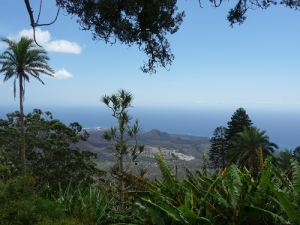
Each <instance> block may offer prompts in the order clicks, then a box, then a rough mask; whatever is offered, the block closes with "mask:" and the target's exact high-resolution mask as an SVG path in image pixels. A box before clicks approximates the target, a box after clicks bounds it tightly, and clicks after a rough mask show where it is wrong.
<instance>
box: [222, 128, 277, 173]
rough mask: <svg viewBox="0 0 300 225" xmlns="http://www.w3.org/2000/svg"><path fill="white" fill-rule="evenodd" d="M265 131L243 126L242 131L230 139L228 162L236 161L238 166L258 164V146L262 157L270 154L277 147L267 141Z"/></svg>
mask: <svg viewBox="0 0 300 225" xmlns="http://www.w3.org/2000/svg"><path fill="white" fill-rule="evenodd" d="M265 133H266V131H265V130H263V131H260V129H259V128H257V127H250V128H247V127H244V131H243V132H241V133H239V135H238V136H237V137H234V138H232V139H231V140H230V143H231V144H232V147H231V148H230V149H228V151H227V154H226V159H227V160H228V162H229V163H230V164H231V163H237V164H238V167H240V168H242V167H244V166H245V167H247V168H248V169H250V168H251V167H252V166H254V168H258V167H255V165H259V148H260V146H261V147H262V154H263V157H264V158H266V157H267V155H272V153H274V149H278V146H277V145H276V144H275V143H272V142H270V141H269V136H267V135H265Z"/></svg>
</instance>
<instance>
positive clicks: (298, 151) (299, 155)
mask: <svg viewBox="0 0 300 225" xmlns="http://www.w3.org/2000/svg"><path fill="white" fill-rule="evenodd" d="M293 158H294V159H295V160H297V161H298V162H300V146H298V147H296V148H295V149H294V151H293Z"/></svg>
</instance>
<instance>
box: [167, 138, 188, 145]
mask: <svg viewBox="0 0 300 225" xmlns="http://www.w3.org/2000/svg"><path fill="white" fill-rule="evenodd" d="M171 142H172V143H174V144H193V142H191V141H189V140H184V139H182V138H180V137H177V138H174V139H173V140H171Z"/></svg>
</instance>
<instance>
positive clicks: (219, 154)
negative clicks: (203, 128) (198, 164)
mask: <svg viewBox="0 0 300 225" xmlns="http://www.w3.org/2000/svg"><path fill="white" fill-rule="evenodd" d="M213 135H214V137H212V138H211V140H210V142H211V147H210V149H209V153H208V155H209V160H210V168H212V169H222V170H224V169H225V167H226V160H225V155H226V152H227V140H226V128H225V127H223V126H220V127H217V128H216V129H215V131H214V133H213Z"/></svg>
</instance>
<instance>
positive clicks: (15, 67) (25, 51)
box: [0, 37, 54, 176]
mask: <svg viewBox="0 0 300 225" xmlns="http://www.w3.org/2000/svg"><path fill="white" fill-rule="evenodd" d="M1 41H3V42H5V43H7V44H8V48H7V50H6V51H4V52H3V53H2V54H1V55H0V65H1V64H2V68H1V69H0V72H3V73H4V80H3V82H5V81H7V80H9V79H10V78H12V77H14V98H16V80H17V79H19V89H20V113H21V121H20V122H21V127H20V129H21V160H22V175H23V176H25V175H26V156H25V133H24V113H23V101H24V95H25V81H28V82H29V75H31V76H33V77H34V78H36V79H38V80H39V81H40V82H41V83H42V84H44V82H43V81H42V80H41V79H40V77H39V75H40V73H41V74H45V75H48V76H52V77H53V73H54V70H53V69H52V68H50V67H49V65H48V63H47V61H48V60H50V58H49V57H48V56H47V52H46V51H45V50H43V49H40V48H36V45H35V44H34V41H33V40H32V39H30V38H27V37H22V38H21V40H20V41H19V42H16V41H13V40H9V39H7V38H1Z"/></svg>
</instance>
